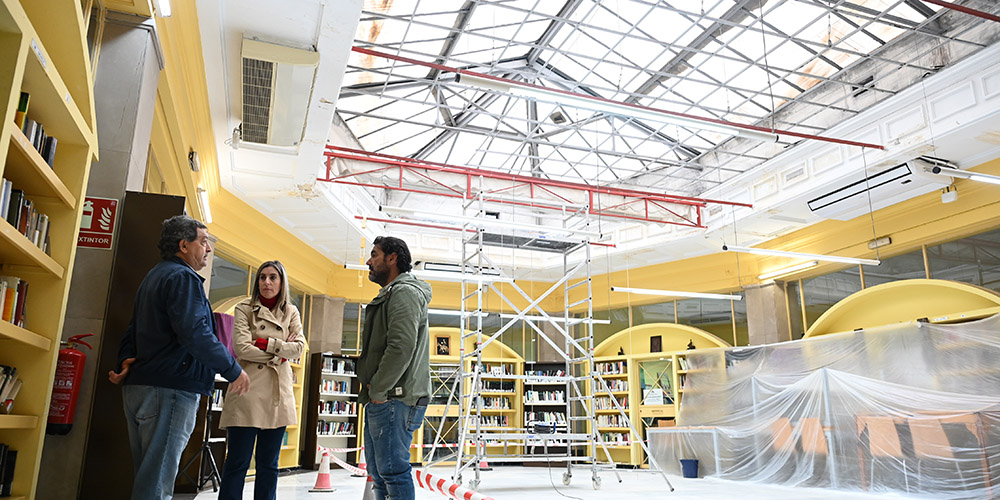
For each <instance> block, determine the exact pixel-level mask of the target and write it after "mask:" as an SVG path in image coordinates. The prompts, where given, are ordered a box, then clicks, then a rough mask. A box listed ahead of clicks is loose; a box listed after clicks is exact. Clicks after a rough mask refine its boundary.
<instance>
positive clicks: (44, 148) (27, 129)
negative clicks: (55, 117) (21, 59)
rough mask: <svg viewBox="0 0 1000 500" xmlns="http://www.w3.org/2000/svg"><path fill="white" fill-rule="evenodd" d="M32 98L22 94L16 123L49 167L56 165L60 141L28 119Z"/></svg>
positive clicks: (25, 93)
mask: <svg viewBox="0 0 1000 500" xmlns="http://www.w3.org/2000/svg"><path fill="white" fill-rule="evenodd" d="M30 101H31V96H30V95H29V94H28V93H27V92H21V98H20V99H19V100H18V102H17V111H16V112H15V113H14V123H15V124H17V126H18V127H19V128H20V129H21V132H23V133H24V136H25V137H27V138H28V140H29V141H31V145H32V146H33V147H34V148H35V150H37V151H38V154H40V155H42V158H43V159H44V160H45V163H48V164H49V167H51V166H52V164H53V163H55V158H56V146H58V144H59V140H58V139H56V138H55V137H52V136H50V135H48V134H46V133H45V127H44V126H42V124H41V123H38V122H36V121H35V120H32V119H31V118H28V103H29V102H30Z"/></svg>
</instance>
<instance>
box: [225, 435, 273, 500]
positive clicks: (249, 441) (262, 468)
mask: <svg viewBox="0 0 1000 500" xmlns="http://www.w3.org/2000/svg"><path fill="white" fill-rule="evenodd" d="M226 432H227V433H228V435H229V439H228V441H229V443H228V444H227V445H226V446H227V447H228V452H227V453H226V464H225V465H224V466H223V468H222V487H221V488H220V489H219V500H222V499H226V500H241V499H242V498H243V485H244V484H245V483H246V478H247V469H248V468H249V467H250V456H251V455H253V450H254V441H256V442H257V454H256V457H257V462H256V467H257V472H256V477H255V478H254V483H253V498H254V500H275V495H276V493H275V492H276V490H277V488H278V454H279V453H280V452H281V440H282V438H283V437H284V436H285V428H284V427H279V428H277V429H258V428H256V427H229V428H228V429H226Z"/></svg>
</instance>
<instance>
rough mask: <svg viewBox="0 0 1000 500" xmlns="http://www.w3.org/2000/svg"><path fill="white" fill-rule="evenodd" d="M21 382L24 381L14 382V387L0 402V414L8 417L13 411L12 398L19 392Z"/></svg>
mask: <svg viewBox="0 0 1000 500" xmlns="http://www.w3.org/2000/svg"><path fill="white" fill-rule="evenodd" d="M23 382H24V379H21V378H19V379H17V380H15V381H14V385H13V387H11V389H10V393H8V394H7V397H6V398H5V399H4V400H3V402H0V413H6V414H8V415H9V414H10V412H11V410H12V409H14V398H16V397H17V393H18V392H20V391H21V385H22V383H23Z"/></svg>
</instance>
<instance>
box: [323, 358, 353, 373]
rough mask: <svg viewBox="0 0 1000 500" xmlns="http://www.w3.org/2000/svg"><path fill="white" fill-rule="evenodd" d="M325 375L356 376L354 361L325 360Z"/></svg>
mask: <svg viewBox="0 0 1000 500" xmlns="http://www.w3.org/2000/svg"><path fill="white" fill-rule="evenodd" d="M323 373H339V374H342V375H354V361H353V360H350V359H335V358H327V357H324V358H323Z"/></svg>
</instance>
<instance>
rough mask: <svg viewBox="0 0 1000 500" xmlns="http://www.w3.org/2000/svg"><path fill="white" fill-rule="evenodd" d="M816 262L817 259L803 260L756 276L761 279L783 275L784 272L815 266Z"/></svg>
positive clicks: (789, 272) (790, 272) (788, 272)
mask: <svg viewBox="0 0 1000 500" xmlns="http://www.w3.org/2000/svg"><path fill="white" fill-rule="evenodd" d="M818 264H819V262H818V261H815V260H811V261H809V262H803V263H801V264H795V265H794V266H788V267H784V268H781V269H777V270H774V271H771V272H767V273H764V274H762V275H760V276H757V278H758V279H762V280H766V279H771V278H774V277H776V276H784V275H786V274H792V273H794V272H796V271H801V270H803V269H809V268H810V267H816V266H817V265H818Z"/></svg>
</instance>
